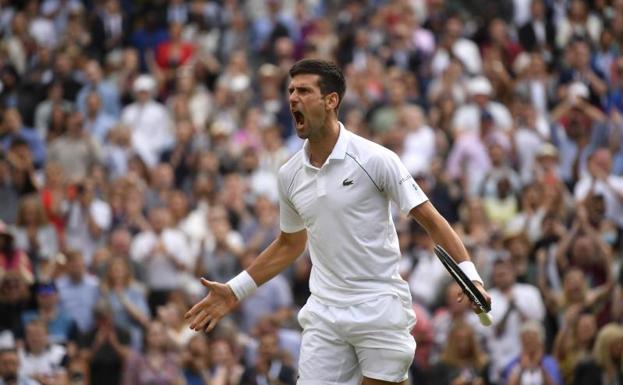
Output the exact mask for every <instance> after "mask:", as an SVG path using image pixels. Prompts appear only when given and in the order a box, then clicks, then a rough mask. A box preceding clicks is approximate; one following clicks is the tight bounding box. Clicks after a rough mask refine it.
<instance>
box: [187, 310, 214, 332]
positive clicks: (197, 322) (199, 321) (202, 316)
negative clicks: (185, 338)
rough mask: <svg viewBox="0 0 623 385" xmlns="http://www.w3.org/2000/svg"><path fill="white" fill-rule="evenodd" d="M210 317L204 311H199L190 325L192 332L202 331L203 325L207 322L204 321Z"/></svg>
mask: <svg viewBox="0 0 623 385" xmlns="http://www.w3.org/2000/svg"><path fill="white" fill-rule="evenodd" d="M209 317H210V313H209V312H208V311H206V310H201V311H200V312H199V314H197V315H196V316H195V317H194V319H193V321H192V322H191V324H190V328H191V329H193V330H201V329H203V325H205V323H206V322H207V321H206V320H207V319H208V318H209Z"/></svg>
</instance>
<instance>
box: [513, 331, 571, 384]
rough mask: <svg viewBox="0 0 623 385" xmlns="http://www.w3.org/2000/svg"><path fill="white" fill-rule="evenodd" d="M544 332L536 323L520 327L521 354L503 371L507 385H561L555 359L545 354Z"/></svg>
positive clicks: (561, 380)
mask: <svg viewBox="0 0 623 385" xmlns="http://www.w3.org/2000/svg"><path fill="white" fill-rule="evenodd" d="M544 343H545V332H544V330H543V327H542V326H541V324H540V323H539V322H538V321H528V322H525V323H524V324H523V325H522V326H521V353H520V354H519V357H517V358H515V359H514V360H513V361H512V362H511V363H510V364H509V365H508V366H507V368H506V369H505V374H504V378H505V379H506V380H505V381H504V383H505V384H508V385H525V384H535V385H536V384H539V385H548V384H549V385H562V384H563V379H562V376H561V374H560V371H559V369H558V364H557V363H556V359H554V357H552V356H551V355H548V354H545V351H544V349H545V346H544Z"/></svg>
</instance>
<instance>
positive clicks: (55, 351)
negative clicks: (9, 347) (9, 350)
mask: <svg viewBox="0 0 623 385" xmlns="http://www.w3.org/2000/svg"><path fill="white" fill-rule="evenodd" d="M18 355H19V362H20V364H21V367H20V374H21V375H22V376H26V377H31V378H33V379H34V380H36V381H37V382H39V383H40V384H42V385H46V384H56V383H58V382H59V381H61V380H62V379H63V378H64V376H65V374H66V373H65V368H66V365H67V350H66V349H65V348H64V347H63V346H62V345H57V344H54V343H51V342H50V340H49V339H48V332H47V330H46V326H45V323H44V322H43V321H42V320H32V321H30V322H29V323H28V324H27V325H26V334H25V338H24V347H23V348H20V349H19V350H18Z"/></svg>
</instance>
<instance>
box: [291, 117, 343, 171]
mask: <svg viewBox="0 0 623 385" xmlns="http://www.w3.org/2000/svg"><path fill="white" fill-rule="evenodd" d="M338 124H339V126H340V133H339V134H338V137H337V142H335V146H333V150H331V153H330V154H329V157H328V158H327V161H326V162H325V164H326V163H328V162H329V161H331V160H332V159H335V160H344V159H345V158H346V149H347V148H348V142H350V131H348V130H347V129H346V127H344V125H343V124H342V122H338ZM303 149H304V151H303V153H304V154H305V164H306V165H307V166H310V167H313V168H316V167H315V166H313V165H312V164H311V162H310V161H309V139H305V143H303Z"/></svg>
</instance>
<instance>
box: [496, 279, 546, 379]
mask: <svg viewBox="0 0 623 385" xmlns="http://www.w3.org/2000/svg"><path fill="white" fill-rule="evenodd" d="M489 295H490V296H491V313H490V314H491V318H493V325H492V326H491V327H490V328H488V330H489V333H490V334H489V339H488V345H489V349H490V350H489V351H490V352H491V355H490V356H491V359H492V367H493V369H494V372H498V373H499V372H500V371H501V370H502V369H504V367H506V365H508V364H509V363H510V361H511V360H513V359H514V358H516V357H517V356H518V355H519V354H520V353H521V340H520V329H521V325H522V324H523V323H524V322H525V321H526V320H536V321H543V318H544V317H545V305H544V304H543V300H542V299H541V293H540V292H539V289H537V288H536V287H535V286H533V285H530V284H524V283H515V284H514V285H513V287H512V289H511V295H510V296H508V297H507V296H506V295H505V294H503V293H502V292H501V291H500V290H499V289H497V288H493V289H491V290H489ZM511 299H512V303H514V305H515V310H512V311H511V313H510V314H509V315H508V317H507V319H506V324H505V327H504V332H503V333H501V334H500V335H497V336H496V333H495V330H496V328H497V326H498V325H499V324H500V322H502V321H503V319H504V315H505V314H506V312H507V310H508V309H509V306H510V305H511ZM523 317H525V318H527V319H523Z"/></svg>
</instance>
